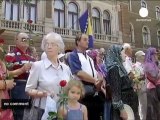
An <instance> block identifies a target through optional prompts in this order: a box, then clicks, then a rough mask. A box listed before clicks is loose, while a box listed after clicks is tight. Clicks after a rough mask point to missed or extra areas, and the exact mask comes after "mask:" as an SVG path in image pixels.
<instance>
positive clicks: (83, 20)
mask: <svg viewBox="0 0 160 120" xmlns="http://www.w3.org/2000/svg"><path fill="white" fill-rule="evenodd" d="M79 25H80V29H81V32H82V33H84V34H87V35H88V39H89V44H88V47H89V48H93V46H94V44H93V43H94V38H93V32H92V25H91V20H90V17H89V14H88V9H87V10H86V11H85V12H84V13H83V14H82V16H81V17H80V18H79Z"/></svg>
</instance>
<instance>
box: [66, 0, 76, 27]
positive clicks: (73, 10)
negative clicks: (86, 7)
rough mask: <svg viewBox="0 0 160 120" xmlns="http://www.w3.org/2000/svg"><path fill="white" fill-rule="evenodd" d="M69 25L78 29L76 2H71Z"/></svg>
mask: <svg viewBox="0 0 160 120" xmlns="http://www.w3.org/2000/svg"><path fill="white" fill-rule="evenodd" d="M68 27H69V28H72V29H75V30H78V7H77V5H76V4H75V3H73V2H71V3H69V8H68Z"/></svg>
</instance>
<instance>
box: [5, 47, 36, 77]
mask: <svg viewBox="0 0 160 120" xmlns="http://www.w3.org/2000/svg"><path fill="white" fill-rule="evenodd" d="M5 61H6V62H7V63H9V64H12V65H13V66H12V68H11V70H16V69H18V68H21V67H22V66H23V65H24V64H25V63H29V62H34V61H35V59H34V58H33V57H31V55H30V52H29V51H28V50H27V51H26V52H25V53H24V52H23V51H21V50H20V49H19V48H18V47H16V48H15V49H14V50H13V51H12V52H10V53H8V54H7V55H6V57H5ZM27 78H28V73H23V74H21V75H19V76H17V77H15V79H27Z"/></svg>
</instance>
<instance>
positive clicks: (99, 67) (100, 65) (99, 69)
mask: <svg viewBox="0 0 160 120" xmlns="http://www.w3.org/2000/svg"><path fill="white" fill-rule="evenodd" d="M87 54H88V55H89V56H90V57H91V58H92V59H93V62H94V66H95V69H96V70H97V72H99V73H101V75H102V76H103V77H105V76H106V74H107V73H106V70H105V68H104V67H105V66H104V65H103V63H98V62H97V59H96V58H97V56H98V54H100V52H99V50H98V49H92V50H89V51H88V52H87Z"/></svg>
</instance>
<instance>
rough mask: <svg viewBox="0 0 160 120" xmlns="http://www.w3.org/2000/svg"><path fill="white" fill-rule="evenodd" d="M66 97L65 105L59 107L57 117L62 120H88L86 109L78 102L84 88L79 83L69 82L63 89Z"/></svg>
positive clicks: (76, 81)
mask: <svg viewBox="0 0 160 120" xmlns="http://www.w3.org/2000/svg"><path fill="white" fill-rule="evenodd" d="M65 92H66V94H67V95H68V101H67V105H65V107H64V106H60V108H59V110H58V117H59V118H63V119H64V120H88V116H87V108H86V106H85V105H82V104H81V103H79V102H78V100H79V99H80V98H81V97H82V96H83V95H84V88H83V84H82V83H81V81H78V80H70V81H69V82H68V84H67V86H66V88H65Z"/></svg>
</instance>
